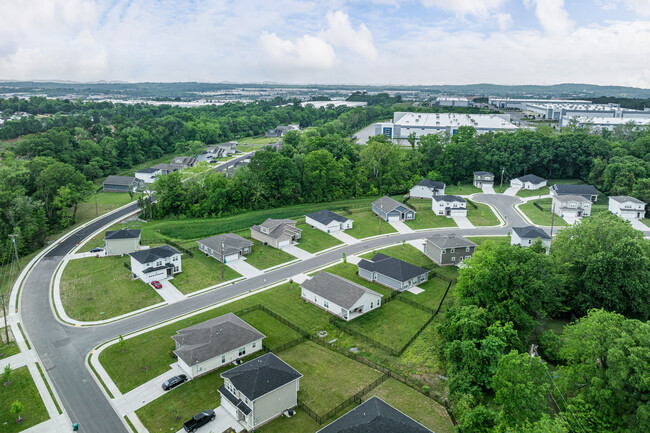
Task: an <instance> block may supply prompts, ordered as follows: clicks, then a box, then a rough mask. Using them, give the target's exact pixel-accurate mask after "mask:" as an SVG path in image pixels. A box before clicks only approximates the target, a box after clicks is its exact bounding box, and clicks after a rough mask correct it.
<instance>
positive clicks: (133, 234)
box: [104, 230, 142, 240]
mask: <svg viewBox="0 0 650 433" xmlns="http://www.w3.org/2000/svg"><path fill="white" fill-rule="evenodd" d="M141 233H142V230H111V231H108V232H106V234H105V235H104V240H106V239H137V238H139V237H140V234H141Z"/></svg>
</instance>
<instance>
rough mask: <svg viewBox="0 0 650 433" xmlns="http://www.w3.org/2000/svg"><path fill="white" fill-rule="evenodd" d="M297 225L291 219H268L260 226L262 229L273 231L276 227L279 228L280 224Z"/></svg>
mask: <svg viewBox="0 0 650 433" xmlns="http://www.w3.org/2000/svg"><path fill="white" fill-rule="evenodd" d="M295 223H296V222H295V221H294V220H290V219H273V218H267V219H266V221H264V222H263V223H262V224H260V227H265V228H267V229H273V228H274V227H277V226H279V225H280V224H295Z"/></svg>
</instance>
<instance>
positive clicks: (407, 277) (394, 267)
mask: <svg viewBox="0 0 650 433" xmlns="http://www.w3.org/2000/svg"><path fill="white" fill-rule="evenodd" d="M357 266H358V267H359V276H360V277H361V278H364V279H366V280H368V281H375V282H377V283H379V284H381V285H383V286H386V287H390V288H391V289H394V290H398V291H400V292H403V291H404V290H408V289H409V288H411V287H413V286H417V285H418V284H420V283H423V282H425V281H427V280H428V279H429V271H428V270H427V269H424V268H421V267H419V266H415V265H412V264H410V263H407V262H405V261H403V260H400V259H396V258H394V257H390V256H387V255H385V254H381V253H377V254H375V256H374V257H373V258H372V259H371V260H366V259H362V260H361V261H360V262H359V264H358V265H357Z"/></svg>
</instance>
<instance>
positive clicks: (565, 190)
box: [551, 183, 598, 196]
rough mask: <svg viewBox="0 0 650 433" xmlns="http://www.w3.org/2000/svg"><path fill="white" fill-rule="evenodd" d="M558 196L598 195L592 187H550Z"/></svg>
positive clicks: (564, 185)
mask: <svg viewBox="0 0 650 433" xmlns="http://www.w3.org/2000/svg"><path fill="white" fill-rule="evenodd" d="M551 188H552V189H553V190H555V191H556V192H557V193H558V194H574V195H589V196H592V195H598V191H597V190H596V187H594V186H593V185H568V184H563V183H557V184H555V185H553V186H552V187H551Z"/></svg>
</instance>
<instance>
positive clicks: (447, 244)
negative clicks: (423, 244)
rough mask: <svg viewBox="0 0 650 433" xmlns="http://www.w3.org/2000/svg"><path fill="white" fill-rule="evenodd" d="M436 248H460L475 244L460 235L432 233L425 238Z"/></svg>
mask: <svg viewBox="0 0 650 433" xmlns="http://www.w3.org/2000/svg"><path fill="white" fill-rule="evenodd" d="M426 239H427V241H430V242H431V243H432V244H433V245H435V246H437V247H438V248H462V247H475V246H476V244H475V243H474V242H472V241H470V240H467V239H465V238H464V237H462V236H456V235H454V234H452V235H433V236H429V237H428V238H426Z"/></svg>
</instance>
